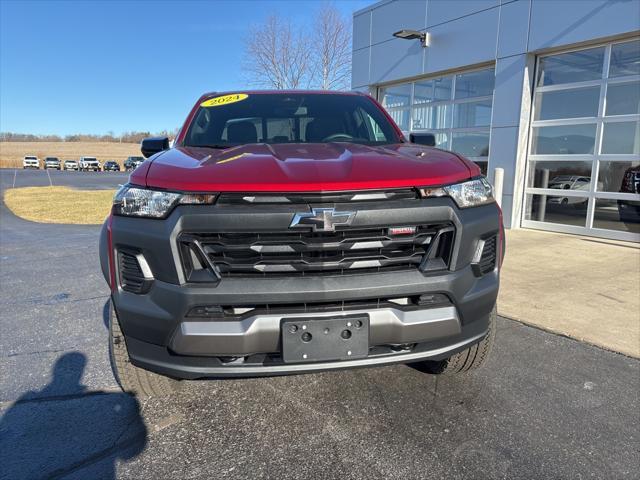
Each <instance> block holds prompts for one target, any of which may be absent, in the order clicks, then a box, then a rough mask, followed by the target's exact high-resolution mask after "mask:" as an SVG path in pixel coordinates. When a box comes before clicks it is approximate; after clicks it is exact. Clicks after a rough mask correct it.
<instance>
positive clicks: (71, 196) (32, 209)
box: [4, 187, 115, 225]
mask: <svg viewBox="0 0 640 480" xmlns="http://www.w3.org/2000/svg"><path fill="white" fill-rule="evenodd" d="M114 193H115V190H74V189H72V188H69V187H24V188H12V189H9V190H7V191H6V192H5V194H4V203H5V204H6V205H7V207H9V209H10V210H11V211H12V212H13V213H14V214H15V215H17V216H18V217H21V218H24V219H25V220H31V221H32V222H40V223H72V224H78V225H99V224H101V223H102V222H104V219H105V218H106V217H107V216H108V215H109V210H110V209H111V202H112V199H113V194H114Z"/></svg>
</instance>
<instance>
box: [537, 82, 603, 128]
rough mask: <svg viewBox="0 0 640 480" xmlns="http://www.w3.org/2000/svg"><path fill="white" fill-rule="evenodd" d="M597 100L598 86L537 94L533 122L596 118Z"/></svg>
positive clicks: (598, 95)
mask: <svg viewBox="0 0 640 480" xmlns="http://www.w3.org/2000/svg"><path fill="white" fill-rule="evenodd" d="M599 99H600V87H599V86H598V87H588V88H572V89H567V90H559V91H551V92H538V93H537V94H536V102H535V111H536V113H535V118H534V120H555V119H558V118H577V117H596V116H597V115H598V100H599Z"/></svg>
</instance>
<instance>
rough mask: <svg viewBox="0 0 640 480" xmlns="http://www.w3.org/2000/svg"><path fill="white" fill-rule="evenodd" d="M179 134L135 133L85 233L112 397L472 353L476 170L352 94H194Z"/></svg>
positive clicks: (485, 192) (487, 199)
mask: <svg viewBox="0 0 640 480" xmlns="http://www.w3.org/2000/svg"><path fill="white" fill-rule="evenodd" d="M274 125H277V128H276V129H274V128H271V127H272V126H274ZM180 132H181V133H180V134H179V135H178V137H177V138H176V141H175V146H174V147H173V148H170V147H169V145H170V143H169V139H168V138H167V137H155V138H147V139H145V140H143V141H142V145H141V150H142V153H143V155H144V156H145V157H147V158H148V160H147V161H145V162H144V164H143V165H142V166H141V167H140V168H138V169H137V170H134V171H133V172H132V173H131V175H130V177H129V183H128V184H127V185H123V186H122V188H121V189H120V190H119V191H118V192H117V193H116V195H115V196H114V200H113V206H112V210H111V215H110V216H109V218H108V219H107V221H106V222H105V224H104V226H103V228H102V232H101V235H100V263H101V268H102V273H103V275H104V278H105V280H106V281H107V283H108V284H109V286H110V289H111V300H110V305H109V352H110V356H111V361H112V363H111V364H112V365H113V367H114V370H115V371H116V378H117V379H118V382H119V383H120V385H121V387H122V388H123V389H124V390H125V391H131V392H135V393H138V394H140V395H143V396H146V395H156V394H157V395H163V394H166V393H169V392H170V391H171V390H173V389H175V388H177V387H178V386H179V382H178V381H177V379H197V378H207V377H209V378H222V377H256V376H265V375H283V374H300V373H303V372H307V373H311V372H319V371H323V370H337V369H345V368H354V367H365V366H381V365H391V364H396V363H415V362H419V363H420V366H419V369H420V370H421V371H423V372H426V373H430V374H456V373H464V372H467V371H468V370H471V369H473V368H476V367H479V366H480V365H482V364H484V363H485V362H486V361H487V358H488V356H489V351H490V349H491V345H492V344H493V342H494V337H495V332H496V328H497V324H496V322H497V319H496V318H497V317H496V299H497V295H498V287H499V283H500V282H499V277H500V267H501V263H502V258H503V252H504V229H503V226H502V216H501V212H500V208H499V207H498V205H497V204H496V201H495V199H494V197H493V192H492V188H491V185H490V184H489V182H488V181H487V179H486V178H485V177H484V176H483V175H481V173H480V168H479V167H478V165H476V164H475V163H473V162H471V161H470V160H468V159H466V158H464V157H463V156H461V155H459V154H454V153H452V152H447V151H444V150H440V149H436V148H433V147H430V146H427V145H424V144H418V143H415V141H414V142H409V141H407V139H406V138H405V136H404V135H403V133H402V132H401V130H400V129H399V128H398V126H397V125H396V124H395V123H394V122H393V120H392V119H391V117H390V116H389V115H388V114H387V113H386V112H385V111H384V109H383V107H382V106H381V105H380V104H379V103H378V102H376V101H375V100H374V99H373V98H371V97H370V96H368V95H365V94H362V93H356V92H339V93H333V92H304V91H287V92H282V91H258V92H256V91H251V92H238V93H229V94H219V93H216V94H207V95H204V96H203V97H201V98H200V99H199V100H198V101H197V103H196V104H195V105H194V107H193V109H192V110H191V114H190V115H189V117H188V120H187V121H186V122H185V125H183V127H182V128H181V130H180ZM410 138H413V139H414V140H416V139H418V137H417V136H415V135H414V136H413V137H410ZM422 140H424V141H425V142H426V140H427V138H423V139H422ZM428 140H429V143H431V144H433V143H434V138H433V137H432V136H431V137H429V138H428ZM494 368H496V371H495V372H494V373H496V374H498V372H499V369H500V367H499V366H496V367H494ZM462 383H464V382H462Z"/></svg>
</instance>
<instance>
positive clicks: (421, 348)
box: [101, 198, 500, 379]
mask: <svg viewBox="0 0 640 480" xmlns="http://www.w3.org/2000/svg"><path fill="white" fill-rule="evenodd" d="M392 203H393V205H391V204H392ZM416 203H417V204H418V205H417V207H418V208H416ZM336 207H338V205H336ZM358 207H359V209H358V215H359V217H358V218H360V219H362V221H364V222H367V224H376V225H377V224H381V223H382V224H384V222H386V223H391V222H392V220H395V221H396V222H398V219H400V221H401V222H406V223H412V222H414V221H415V222H423V221H436V220H437V221H441V220H446V221H450V222H452V223H453V224H454V225H455V227H456V240H455V252H454V254H453V258H452V261H451V266H450V269H449V270H447V271H444V272H443V271H441V272H434V273H431V274H424V273H422V272H420V271H418V270H414V271H396V272H385V273H368V274H353V275H345V276H326V277H323V276H306V277H274V278H261V277H257V278H233V277H228V278H223V279H222V281H220V283H219V284H217V286H212V285H207V284H204V285H203V284H193V283H187V282H186V281H185V279H184V274H183V271H182V269H181V263H180V255H179V252H178V248H177V242H176V239H177V237H178V235H179V234H180V232H182V231H185V230H186V231H192V230H193V228H195V226H198V227H199V228H201V229H203V230H205V231H210V230H212V229H213V230H216V229H219V231H234V229H242V228H253V229H255V228H257V229H260V228H264V229H267V228H273V226H274V224H275V225H277V224H278V222H283V223H285V224H286V225H288V223H289V222H290V220H291V215H292V213H291V212H288V211H287V209H291V208H296V207H280V208H281V209H283V211H282V212H275V213H274V212H271V211H270V212H268V213H267V211H266V210H265V211H263V212H260V207H255V206H253V207H251V209H247V208H246V207H245V208H244V209H242V208H240V207H238V208H233V207H187V206H185V207H178V208H177V209H176V210H175V211H174V212H173V213H172V214H171V215H170V216H169V218H167V219H166V220H147V219H133V218H126V217H113V220H112V224H111V229H112V230H111V231H112V242H113V248H114V250H118V249H119V248H132V247H133V248H137V249H139V250H140V251H141V253H142V254H143V255H144V257H145V259H146V260H147V262H148V264H149V265H148V266H149V268H150V270H151V271H152V272H153V275H154V277H155V279H154V280H153V285H152V287H151V289H150V290H149V292H148V293H146V294H142V295H140V294H134V293H130V292H127V291H124V290H123V289H122V288H121V287H120V286H119V285H117V286H116V288H115V289H113V291H112V299H113V304H114V307H115V310H116V313H117V315H118V318H119V321H120V325H121V327H122V331H123V333H124V335H125V339H126V343H127V348H128V350H129V355H130V357H131V361H132V363H133V364H135V365H137V366H139V367H142V368H145V369H148V370H152V371H155V372H158V373H161V374H165V375H169V376H172V377H176V378H188V379H193V378H201V377H236V376H259V375H277V374H287V373H302V372H312V371H318V370H329V369H342V368H352V367H359V366H373V365H386V364H392V363H408V362H413V361H419V360H425V359H441V358H446V357H448V356H450V355H452V354H453V353H456V352H457V351H460V350H463V349H465V348H467V347H469V346H470V345H472V344H474V343H475V342H478V341H480V340H481V339H482V338H483V337H484V335H486V332H487V329H488V322H489V318H490V315H491V312H492V310H493V308H494V306H495V303H496V298H497V293H498V285H499V274H498V268H497V267H496V268H495V269H494V270H493V271H492V272H489V273H487V274H485V275H478V274H477V271H474V269H473V268H472V266H471V257H472V256H473V253H474V252H475V250H476V245H477V244H478V242H479V241H480V239H482V238H486V236H487V235H488V234H494V233H497V232H498V231H499V229H500V223H499V213H498V209H497V207H496V206H495V205H487V206H484V207H478V208H474V209H467V210H459V209H457V208H455V206H454V205H452V202H451V201H450V200H449V199H444V198H442V199H429V200H424V201H419V202H416V201H414V202H412V203H406V204H405V202H390V203H389V204H387V205H386V206H385V207H384V208H382V207H380V206H379V205H375V206H371V207H367V205H366V204H363V205H359V206H358ZM394 207H395V208H394ZM425 207H429V208H425ZM271 209H273V206H271ZM296 209H297V210H299V209H300V206H299V205H298V206H297V208H296ZM385 219H386V220H385ZM243 225H244V227H243ZM107 240H108V238H107V230H106V227H105V228H103V234H102V237H101V261H102V268H103V272H104V274H105V278H107V279H108V278H109V264H108V248H109V247H108V241H107ZM116 277H117V275H116ZM425 293H444V294H446V295H447V296H448V297H449V299H450V300H451V303H450V304H449V305H445V306H435V307H433V308H427V307H424V308H422V307H417V308H414V309H413V310H410V311H407V310H403V309H402V308H400V307H398V308H396V307H389V306H388V305H387V306H385V307H383V308H367V309H365V310H358V309H354V308H352V309H348V310H345V309H341V308H339V307H337V308H335V309H331V310H328V311H322V312H318V311H309V312H308V313H304V314H300V313H286V312H284V313H282V312H278V313H269V312H264V311H261V310H259V309H256V310H255V314H251V313H250V314H248V315H247V316H245V317H243V318H242V319H241V320H237V321H235V320H234V321H226V320H225V321H222V320H209V319H202V318H191V317H190V316H189V315H188V313H189V312H190V311H191V309H192V308H193V307H195V306H200V305H228V306H229V305H230V306H234V307H243V306H246V307H249V306H255V305H279V306H283V307H286V306H287V305H291V304H313V303H323V302H324V303H326V302H331V303H334V302H351V301H360V300H365V299H377V298H387V299H389V298H401V297H415V296H420V295H422V294H425ZM354 313H360V314H368V315H369V319H370V330H369V344H370V347H371V348H370V353H369V356H368V357H367V358H364V359H357V360H356V359H353V360H348V361H332V362H317V363H304V364H293V363H283V361H282V360H281V357H280V343H281V341H280V325H281V322H282V321H283V320H284V319H287V318H292V317H295V318H300V317H310V318H317V317H323V316H331V317H336V316H340V315H347V314H349V315H351V314H354ZM399 345H402V346H406V345H410V346H409V347H407V348H404V347H403V348H399V349H396V348H394V347H397V346H399Z"/></svg>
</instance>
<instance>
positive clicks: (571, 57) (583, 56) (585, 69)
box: [538, 47, 605, 86]
mask: <svg viewBox="0 0 640 480" xmlns="http://www.w3.org/2000/svg"><path fill="white" fill-rule="evenodd" d="M604 50H605V49H604V47H598V48H590V49H588V50H579V51H577V52H569V53H563V54H560V55H552V56H549V57H542V58H541V59H540V63H539V73H538V86H545V85H558V84H560V83H571V82H584V81H586V80H597V79H600V78H602V67H603V64H604Z"/></svg>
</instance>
